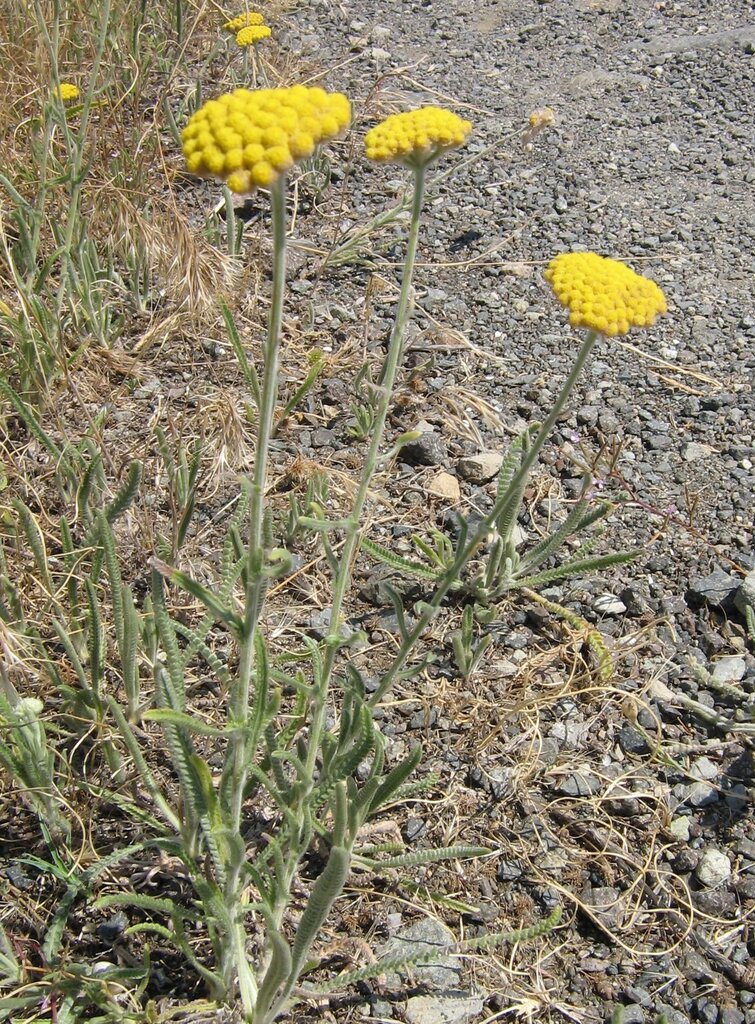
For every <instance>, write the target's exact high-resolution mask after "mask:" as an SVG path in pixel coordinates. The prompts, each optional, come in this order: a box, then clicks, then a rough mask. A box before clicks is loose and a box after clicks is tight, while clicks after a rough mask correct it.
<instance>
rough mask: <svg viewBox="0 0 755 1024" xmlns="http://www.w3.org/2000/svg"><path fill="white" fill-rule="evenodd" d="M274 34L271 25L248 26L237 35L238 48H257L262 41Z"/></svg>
mask: <svg viewBox="0 0 755 1024" xmlns="http://www.w3.org/2000/svg"><path fill="white" fill-rule="evenodd" d="M271 34H272V30H271V28H270V26H269V25H247V26H246V27H245V28H242V29H240V31H238V32H237V33H236V43H237V45H238V46H243V47H246V46H255V45H256V44H257V43H259V42H260V41H261V40H262V39H268V38H269V37H270V35H271Z"/></svg>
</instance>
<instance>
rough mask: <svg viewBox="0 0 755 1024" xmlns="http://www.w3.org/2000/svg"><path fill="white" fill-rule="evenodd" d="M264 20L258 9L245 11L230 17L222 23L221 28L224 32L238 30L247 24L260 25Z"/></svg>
mask: <svg viewBox="0 0 755 1024" xmlns="http://www.w3.org/2000/svg"><path fill="white" fill-rule="evenodd" d="M264 21H265V19H264V18H263V17H262V15H261V14H260V13H259V11H247V12H246V13H245V14H239V15H238V17H236V18H231V20H230V21H227V22H226V23H225V25H223V28H224V29H225V30H226V32H239V31H240V30H241V29H242V28H246V27H247V25H262V24H263V23H264Z"/></svg>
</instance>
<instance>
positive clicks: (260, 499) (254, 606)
mask: <svg viewBox="0 0 755 1024" xmlns="http://www.w3.org/2000/svg"><path fill="white" fill-rule="evenodd" d="M270 196H271V201H272V215H273V295H272V304H271V308H270V319H269V321H268V330H267V340H266V341H265V347H264V351H263V358H264V363H265V365H264V373H263V378H262V387H261V396H260V408H259V410H258V413H259V419H258V424H257V450H256V453H255V458H254V473H253V476H252V485H251V496H250V498H251V500H250V504H249V548H248V554H247V561H246V573H247V578H246V595H245V602H244V607H245V613H244V628H243V636H242V642H241V653H240V663H239V669H238V677H237V679H236V682H235V684H234V686H233V688H232V693H231V698H230V708H229V711H230V718H231V719H232V720H234V721H236V722H242V721H244V720H246V718H247V717H248V715H249V699H250V695H251V688H252V678H253V676H254V652H255V640H256V636H257V627H258V623H259V618H260V613H261V611H262V602H263V599H264V596H265V574H264V569H265V545H264V535H263V522H264V514H265V482H266V480H267V464H268V457H269V453H270V438H271V436H272V432H273V417H274V415H275V404H276V401H277V397H278V373H279V355H280V338H281V323H282V320H283V292H284V286H285V278H286V183H285V179H284V178H283V177H282V176H281V177H280V178H279V179H278V181H276V183H275V184H274V185H273V187H272V188H271V190H270ZM255 743H256V737H254V736H248V735H246V734H242V733H239V734H236V735H235V736H234V738H233V740H232V742H231V745H230V750H229V759H228V761H227V762H226V767H225V769H224V776H225V777H226V778H224V782H225V781H230V782H231V783H232V785H231V789H230V793H231V800H232V810H231V816H230V819H231V820H230V825H231V828H232V829H234V830H235V831H238V829H239V827H240V824H241V807H242V804H243V801H244V789H245V786H246V763H247V757H248V754H249V747H250V745H254V744H255ZM225 789H226V787H225V786H224V790H225ZM226 791H228V790H226Z"/></svg>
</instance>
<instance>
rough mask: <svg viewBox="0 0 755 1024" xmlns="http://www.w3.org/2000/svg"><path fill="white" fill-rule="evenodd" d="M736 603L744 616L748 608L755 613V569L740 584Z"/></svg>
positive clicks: (735, 598)
mask: <svg viewBox="0 0 755 1024" xmlns="http://www.w3.org/2000/svg"><path fill="white" fill-rule="evenodd" d="M734 603H735V604H736V606H737V608H738V609H739V610H740V612H741V613H742V614H743V615H744V614H745V610H746V609H747V608H750V609H752V611H754V612H755V569H752V570H751V571H750V572H748V573H747V575H746V576H745V578H744V579H743V580H742V582H741V583H740V585H739V588H738V590H737V593H736V595H735V597H734Z"/></svg>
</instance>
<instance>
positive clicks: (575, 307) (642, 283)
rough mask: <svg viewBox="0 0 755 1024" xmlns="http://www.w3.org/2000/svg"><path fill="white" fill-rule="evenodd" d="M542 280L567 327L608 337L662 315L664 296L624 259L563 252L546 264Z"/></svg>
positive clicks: (644, 324)
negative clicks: (565, 313) (565, 311)
mask: <svg viewBox="0 0 755 1024" xmlns="http://www.w3.org/2000/svg"><path fill="white" fill-rule="evenodd" d="M545 279H546V280H547V281H549V282H550V286H551V288H552V289H553V291H554V294H555V296H556V298H557V299H558V301H559V302H560V303H561V305H562V306H566V307H567V308H568V309H569V311H570V316H569V323H570V324H571V325H572V327H590V328H592V329H593V330H594V331H599V332H600V333H601V334H606V335H608V336H609V337H613V336H614V335H616V334H626V333H627V331H628V330H629V328H630V327H649V326H650V324H652V323H654V322H655V318H656V317H657V316H658V314H659V313H665V312H666V309H667V306H666V297H665V295H664V294H663V292H662V291H661V289H660V288H659V287H658V285H657V284H656V283H655V281H651V280H650V279H649V278H647V277H643V276H642V275H641V274H636V273H635V272H634V271H633V270H632V269H631V268H630V267H628V266H627V265H626V264H625V263H619V261H618V260H611V259H608V258H607V257H605V256H598V254H597V253H594V252H566V253H561V255H559V256H556V258H555V259H552V260H551V261H550V263H549V264H548V269H547V270H546V272H545Z"/></svg>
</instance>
